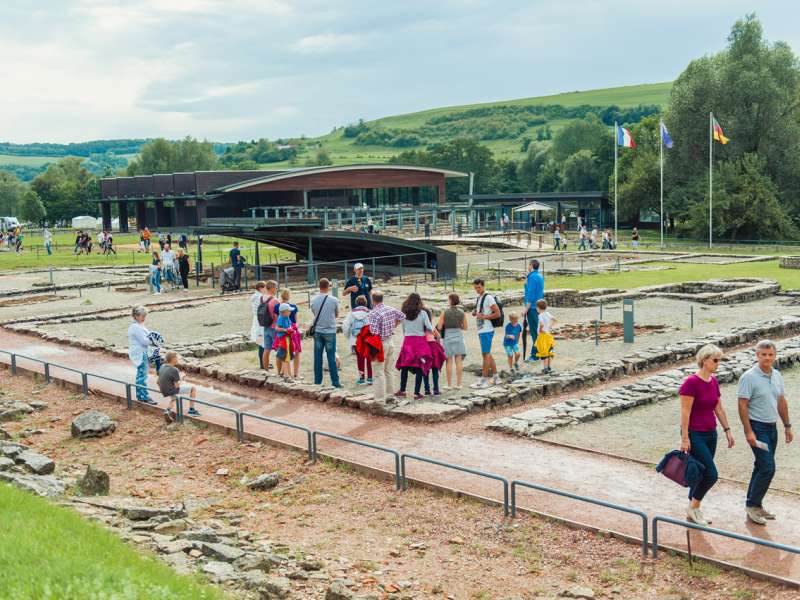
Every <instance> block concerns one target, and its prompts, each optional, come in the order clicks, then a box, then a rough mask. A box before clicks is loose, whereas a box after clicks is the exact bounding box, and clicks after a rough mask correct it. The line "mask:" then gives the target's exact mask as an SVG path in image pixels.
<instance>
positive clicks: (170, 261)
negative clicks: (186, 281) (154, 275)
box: [161, 244, 178, 289]
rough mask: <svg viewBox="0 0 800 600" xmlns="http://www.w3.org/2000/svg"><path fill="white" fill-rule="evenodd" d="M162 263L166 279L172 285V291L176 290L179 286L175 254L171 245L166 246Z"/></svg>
mask: <svg viewBox="0 0 800 600" xmlns="http://www.w3.org/2000/svg"><path fill="white" fill-rule="evenodd" d="M161 263H162V264H163V267H164V279H165V280H166V281H169V282H170V283H171V284H172V289H175V287H176V286H177V285H178V282H177V278H176V277H175V253H174V252H173V251H172V248H171V247H170V245H169V244H165V245H164V251H163V252H162V253H161Z"/></svg>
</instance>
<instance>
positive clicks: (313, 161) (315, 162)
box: [306, 148, 333, 167]
mask: <svg viewBox="0 0 800 600" xmlns="http://www.w3.org/2000/svg"><path fill="white" fill-rule="evenodd" d="M332 164H333V159H331V155H330V152H328V151H327V150H326V149H325V148H320V149H319V150H317V152H316V154H315V155H314V157H313V158H309V159H308V160H307V161H306V166H307V167H324V166H327V165H332Z"/></svg>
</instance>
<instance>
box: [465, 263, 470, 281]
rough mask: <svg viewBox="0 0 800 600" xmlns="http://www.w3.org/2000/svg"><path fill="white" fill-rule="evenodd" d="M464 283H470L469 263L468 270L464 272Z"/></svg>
mask: <svg viewBox="0 0 800 600" xmlns="http://www.w3.org/2000/svg"><path fill="white" fill-rule="evenodd" d="M464 282H465V283H467V282H469V263H467V270H466V271H465V272H464Z"/></svg>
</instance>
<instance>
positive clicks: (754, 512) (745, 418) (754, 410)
mask: <svg viewBox="0 0 800 600" xmlns="http://www.w3.org/2000/svg"><path fill="white" fill-rule="evenodd" d="M775 356H776V348H775V344H774V343H773V342H771V341H770V340H761V341H760V342H758V344H756V360H758V364H756V365H754V366H753V367H751V368H750V370H748V371H746V372H745V373H744V374H743V375H742V376H741V378H739V394H738V395H739V418H740V419H741V420H742V426H743V427H744V435H745V438H746V439H747V443H748V444H750V448H751V449H752V451H753V456H754V457H755V463H754V464H753V474H752V476H751V477H750V485H749V486H748V487H747V503H746V508H745V510H746V512H747V518H748V519H749V520H750V521H752V522H753V523H757V524H758V525H766V524H767V519H774V518H775V515H773V514H772V513H770V512H769V511H767V510H766V509H765V508H764V506H763V505H762V501H763V500H764V496H765V495H766V494H767V491H768V490H769V485H770V483H771V482H772V477H773V476H774V475H775V449H776V447H777V445H778V427H777V425H776V423H777V422H778V418H779V417H780V419H781V421H782V422H783V428H784V433H785V437H786V443H787V444H790V443H791V442H792V439H793V438H794V435H793V434H792V424H791V422H790V421H789V405H788V404H787V402H786V396H785V395H784V388H783V377H782V376H781V374H780V372H778V370H777V369H773V368H772V364H773V363H774V362H775Z"/></svg>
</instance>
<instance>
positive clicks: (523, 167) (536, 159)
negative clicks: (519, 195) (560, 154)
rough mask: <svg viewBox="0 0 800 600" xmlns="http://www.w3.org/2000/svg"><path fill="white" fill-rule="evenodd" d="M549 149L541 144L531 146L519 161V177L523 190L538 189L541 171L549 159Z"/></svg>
mask: <svg viewBox="0 0 800 600" xmlns="http://www.w3.org/2000/svg"><path fill="white" fill-rule="evenodd" d="M547 156H548V151H547V150H546V149H545V148H542V147H540V146H530V147H529V148H528V154H527V155H526V156H525V158H523V159H522V160H521V161H520V163H519V169H518V178H519V182H520V186H521V187H522V189H523V191H536V190H538V189H539V187H538V181H537V180H538V177H539V172H540V171H541V170H542V167H543V166H544V164H545V162H546V161H547Z"/></svg>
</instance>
